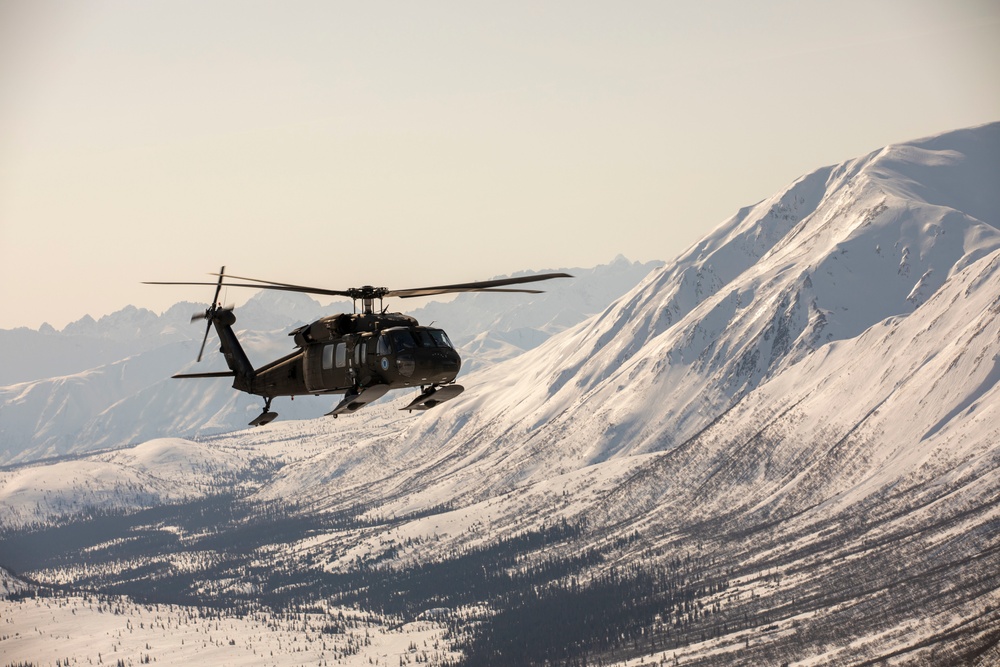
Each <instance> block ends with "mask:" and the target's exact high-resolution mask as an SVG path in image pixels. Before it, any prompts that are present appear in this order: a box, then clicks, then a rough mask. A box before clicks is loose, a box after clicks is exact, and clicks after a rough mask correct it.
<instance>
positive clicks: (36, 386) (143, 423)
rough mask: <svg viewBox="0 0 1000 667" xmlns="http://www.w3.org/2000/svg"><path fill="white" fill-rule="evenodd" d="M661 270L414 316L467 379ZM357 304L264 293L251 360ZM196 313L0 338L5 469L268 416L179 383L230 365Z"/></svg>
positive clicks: (304, 403) (186, 307) (624, 271)
mask: <svg viewBox="0 0 1000 667" xmlns="http://www.w3.org/2000/svg"><path fill="white" fill-rule="evenodd" d="M657 265H658V263H656V262H648V263H640V262H630V261H628V260H626V259H624V258H623V257H618V258H616V259H615V260H614V261H613V262H611V263H609V264H605V265H601V266H598V267H595V268H590V269H568V271H569V272H570V273H572V274H573V275H575V276H577V277H576V278H575V279H574V280H572V281H561V282H562V283H563V284H557V283H558V282H559V281H556V282H553V284H552V287H551V288H549V289H550V291H547V292H545V293H543V294H539V295H535V296H534V297H528V296H527V295H523V294H521V295H515V296H516V297H517V298H514V299H512V298H510V297H511V295H479V294H462V295H460V296H458V297H457V298H456V299H455V300H454V301H453V302H451V303H443V304H442V303H437V302H431V303H430V304H427V305H425V306H423V307H422V308H420V309H417V310H416V311H415V313H414V314H415V315H416V316H417V317H419V318H421V319H422V321H426V322H432V321H437V322H438V323H439V324H440V325H447V327H448V330H449V332H450V333H452V335H454V336H455V338H454V340H455V342H456V344H457V345H459V346H460V352H461V353H462V356H463V359H464V367H465V369H466V371H465V372H468V370H473V369H475V368H476V367H481V366H485V365H489V364H492V363H497V362H498V361H501V360H504V359H508V358H511V357H513V356H516V355H518V354H520V353H522V352H523V351H524V350H526V349H530V348H531V347H534V346H535V345H537V344H539V343H540V342H541V341H543V340H545V339H546V338H548V337H549V336H551V335H552V334H554V333H556V332H558V331H561V330H562V329H564V328H566V327H567V326H570V325H572V324H576V323H578V322H580V321H581V320H583V319H585V318H586V317H588V316H590V315H593V314H594V313H597V312H599V311H601V310H602V309H604V308H605V307H607V305H608V304H609V303H611V302H612V301H613V300H614V299H616V298H617V297H619V296H621V295H622V294H624V293H625V292H627V291H628V290H629V289H631V288H632V287H633V286H634V285H635V284H636V283H637V282H639V280H641V279H642V278H643V277H644V276H645V275H646V274H647V273H649V271H650V270H652V269H653V268H654V267H655V266H657ZM547 287H548V286H547ZM484 297H485V298H484ZM350 308H351V304H350V303H349V302H338V303H333V304H329V305H326V306H323V305H321V304H320V303H319V302H317V301H316V300H314V299H312V298H310V297H309V296H306V295H304V294H296V293H288V292H268V291H263V292H260V293H258V294H256V295H254V296H253V297H251V298H250V299H249V300H248V301H247V303H246V304H244V305H243V306H240V307H239V308H238V309H237V317H238V327H239V328H240V329H241V333H240V337H241V341H242V342H243V344H244V346H245V347H246V349H247V353H248V355H249V356H250V359H251V361H252V362H255V364H257V365H263V363H265V362H267V361H270V360H273V359H277V358H279V357H281V356H284V355H285V354H287V353H288V352H290V351H291V348H292V345H291V341H290V339H289V338H288V336H287V335H285V334H286V333H287V332H288V331H289V330H291V329H293V328H295V327H296V326H298V325H300V324H304V323H307V322H310V321H313V320H315V319H318V318H319V317H322V316H323V315H328V314H330V313H331V312H349V311H350ZM198 311H199V306H198V305H196V304H192V303H181V304H177V305H176V306H174V307H172V308H170V309H169V310H168V311H167V312H165V313H164V314H163V315H160V316H157V315H155V314H154V313H152V312H151V311H148V310H142V309H137V308H134V307H131V306H130V307H128V308H125V309H123V310H121V311H119V312H117V313H113V314H112V315H108V316H106V317H103V318H101V319H100V320H97V321H95V320H94V319H92V318H90V317H85V318H83V319H81V320H79V321H77V322H74V323H72V324H70V325H67V326H66V328H65V329H63V331H62V332H55V331H54V330H51V329H50V328H46V327H43V328H42V329H41V330H39V331H30V330H27V329H17V330H13V331H0V343H2V342H4V341H6V342H7V345H2V344H0V350H2V351H3V352H2V359H0V362H4V363H8V365H9V371H10V373H11V374H12V375H11V377H18V378H22V379H24V380H26V381H23V382H19V383H17V384H13V385H9V386H6V387H4V386H0V463H9V462H16V461H30V460H35V459H38V458H41V457H51V456H60V455H64V454H67V453H79V452H85V451H93V450H96V449H103V448H108V447H118V446H122V445H126V444H131V443H137V442H142V441H144V440H148V439H151V438H158V437H162V436H184V437H189V438H190V437H204V436H206V435H211V434H216V433H222V432H227V431H233V430H237V429H242V428H244V427H245V426H246V424H247V423H248V422H249V421H250V420H251V419H253V418H254V417H256V416H257V415H258V414H259V413H260V407H261V404H260V400H259V399H258V398H256V397H252V396H248V395H246V394H240V393H238V392H235V391H233V390H232V388H231V386H230V384H231V383H229V382H227V381H225V380H204V381H188V382H179V381H177V380H171V379H170V376H171V375H173V374H174V373H178V372H197V371H207V370H225V366H224V364H223V362H222V359H221V356H219V355H213V354H211V350H212V346H213V345H215V344H216V343H215V340H216V339H215V334H214V333H212V334H211V339H210V345H209V347H208V351H209V353H210V354H208V355H207V356H206V361H205V363H203V364H201V365H200V366H196V365H195V364H194V357H195V356H196V354H197V349H198V345H199V344H200V336H201V334H202V332H203V329H202V328H201V327H196V326H192V325H191V324H190V322H189V319H190V316H191V314H192V313H195V312H198ZM4 363H0V367H4ZM27 380H31V381H27ZM280 404H281V405H280V408H279V412H280V413H281V416H282V418H283V419H308V418H315V417H319V416H321V415H323V414H325V413H326V412H328V411H329V410H330V408H331V407H332V405H331V399H330V398H329V397H320V398H316V397H303V398H300V399H299V400H297V401H287V400H283V401H280ZM276 405H277V404H276Z"/></svg>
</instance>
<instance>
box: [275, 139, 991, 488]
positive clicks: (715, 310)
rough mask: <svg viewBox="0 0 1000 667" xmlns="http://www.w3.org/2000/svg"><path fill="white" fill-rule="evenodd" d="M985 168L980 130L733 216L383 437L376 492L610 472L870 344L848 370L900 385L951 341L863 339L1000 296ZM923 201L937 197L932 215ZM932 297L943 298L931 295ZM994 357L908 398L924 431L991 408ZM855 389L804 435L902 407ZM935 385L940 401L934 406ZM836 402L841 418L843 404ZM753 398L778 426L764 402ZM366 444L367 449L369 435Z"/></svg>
mask: <svg viewBox="0 0 1000 667" xmlns="http://www.w3.org/2000/svg"><path fill="white" fill-rule="evenodd" d="M997 155H1000V125H990V126H986V127H983V128H976V129H974V130H968V131H964V132H956V133H951V134H948V135H942V136H941V137H935V138H931V139H928V140H923V141H919V142H914V143H912V144H908V145H903V146H892V147H888V148H886V149H883V150H881V151H876V152H874V153H872V154H870V155H867V156H865V157H862V158H859V159H857V160H853V161H851V162H848V163H845V164H842V165H839V166H836V167H830V168H825V169H821V170H818V171H816V172H814V173H812V174H810V175H807V176H805V177H803V178H801V179H799V180H798V181H796V182H795V183H793V184H792V185H791V186H790V187H789V188H788V189H787V190H785V191H784V192H781V193H779V194H777V195H775V196H774V197H772V198H770V199H768V200H766V201H763V202H761V203H760V204H758V205H756V206H754V207H751V208H748V209H744V210H742V211H740V212H739V213H738V214H737V215H736V216H734V217H733V218H732V219H730V220H729V221H727V222H726V223H724V224H723V225H722V226H721V227H719V228H718V229H717V230H716V231H715V232H714V233H713V234H711V235H710V236H709V237H708V238H706V239H705V240H704V241H702V242H701V243H699V244H697V245H696V246H695V247H693V248H692V249H690V250H689V251H688V252H687V253H685V254H684V255H682V256H681V257H680V258H678V259H677V260H676V261H675V262H673V263H670V264H668V265H667V266H665V267H664V268H663V269H660V270H658V271H655V272H654V273H653V274H651V275H650V276H649V277H648V278H647V280H646V281H645V282H644V283H643V284H641V285H640V286H639V287H637V288H636V289H635V290H633V291H632V292H631V293H630V294H628V295H626V296H625V297H623V298H622V299H620V300H619V301H618V302H617V303H615V304H614V305H612V306H611V307H609V308H608V309H607V310H605V311H604V312H603V313H601V314H600V315H599V316H597V317H595V318H592V319H591V320H588V321H587V322H584V323H583V324H581V325H579V326H577V327H575V328H573V329H571V330H569V331H567V332H565V333H563V334H560V335H558V336H556V337H553V338H552V339H550V340H549V341H548V342H547V343H545V344H543V345H541V346H539V347H538V348H536V349H534V350H531V351H530V352H527V353H525V354H524V355H522V356H520V357H518V358H516V359H513V360H511V361H508V362H506V363H504V364H500V365H497V366H494V367H492V368H489V369H486V370H484V371H483V372H481V373H477V374H474V375H472V376H470V377H469V378H468V379H467V380H466V386H467V387H468V390H467V391H466V392H465V394H463V395H462V396H460V397H459V398H457V399H455V400H453V401H451V402H449V403H448V404H445V405H444V406H442V407H441V408H439V409H438V410H435V411H433V412H431V413H428V414H427V415H424V416H422V417H421V418H419V419H415V420H414V421H413V424H412V426H411V427H409V428H408V429H407V430H405V431H404V432H403V433H402V434H400V436H398V439H397V440H396V441H394V442H395V447H396V448H397V452H398V456H397V459H396V460H397V461H398V467H395V468H394V469H392V470H390V471H387V477H391V478H393V479H397V480H400V481H398V482H394V484H397V485H399V486H400V487H404V486H407V485H409V484H410V482H409V481H408V480H411V479H416V478H419V479H421V480H442V481H441V488H440V493H438V492H437V491H433V490H428V491H427V493H428V499H429V500H428V502H437V501H438V500H439V495H441V494H443V495H445V496H447V497H455V496H456V495H458V496H461V495H462V494H463V493H468V494H470V497H471V498H476V499H479V498H483V497H487V496H489V495H493V494H497V493H503V492H505V491H509V490H511V489H513V488H516V487H517V486H519V485H522V484H525V483H527V482H531V481H536V480H539V479H544V478H547V477H550V476H552V475H554V474H562V473H565V472H569V471H571V470H575V469H579V468H581V467H585V466H588V465H592V464H594V463H599V462H602V461H607V460H609V459H614V458H619V457H622V456H626V455H632V454H638V453H651V452H658V451H669V450H671V449H672V448H674V447H677V446H679V445H681V444H683V443H685V442H687V441H688V440H690V439H691V438H692V437H694V436H696V435H698V434H699V433H701V432H702V431H703V430H704V429H705V428H706V427H708V426H709V425H710V424H712V423H713V422H715V421H716V420H717V419H719V418H721V417H722V416H724V415H726V414H727V412H728V411H729V410H731V409H733V408H734V406H738V405H740V404H741V402H745V401H749V400H750V397H752V396H753V395H754V393H755V392H756V391H757V390H758V389H759V388H762V386H764V385H766V384H767V383H769V382H773V381H776V380H777V379H778V378H780V377H781V376H782V375H783V374H786V373H787V375H785V377H784V380H783V381H784V382H785V383H786V384H787V385H789V386H800V385H801V384H802V383H803V382H804V381H805V379H809V378H814V377H816V376H817V375H818V371H817V370H816V368H817V367H824V368H833V367H834V366H833V365H832V364H833V363H834V362H832V361H831V362H826V361H824V360H826V359H827V358H828V357H830V356H831V355H833V352H834V351H835V350H837V349H840V348H838V345H839V344H840V343H842V342H845V341H851V340H855V339H856V338H857V337H858V336H861V335H862V334H865V332H869V333H868V334H867V336H866V337H865V338H862V339H859V340H857V341H855V342H854V343H853V344H852V352H851V353H850V354H851V355H852V358H854V359H857V360H858V361H857V363H858V365H859V367H860V368H866V367H867V368H878V367H880V365H881V364H883V363H885V360H886V359H887V358H893V359H894V362H893V368H896V369H898V368H903V367H906V365H904V361H903V360H905V359H910V358H913V357H916V358H924V357H926V356H927V355H929V354H932V353H933V354H937V353H939V352H940V349H938V348H939V347H940V346H942V345H944V344H946V343H947V342H948V341H946V340H943V339H942V338H941V337H940V336H939V335H937V330H934V335H930V336H927V337H925V338H924V340H926V341H928V342H926V343H925V345H926V346H929V347H928V348H926V349H921V350H917V349H915V348H914V347H913V346H915V345H916V342H915V341H913V339H912V338H907V337H904V336H897V337H893V338H892V344H891V345H889V346H887V347H886V346H883V347H881V348H880V347H877V346H874V345H870V344H868V341H869V340H871V338H872V337H873V336H875V335H876V332H878V331H881V327H884V326H887V323H892V322H897V321H899V322H905V321H907V320H910V318H913V319H912V320H910V323H909V326H910V327H914V328H922V327H927V326H929V325H930V323H931V322H935V321H937V322H938V324H937V326H939V327H941V326H943V325H942V324H941V322H943V321H944V320H943V319H942V318H950V317H954V316H955V314H956V313H957V312H958V311H957V310H956V308H957V306H956V305H955V304H958V303H966V302H969V301H970V300H971V299H972V296H973V294H974V293H975V294H976V295H977V296H978V295H986V296H978V298H981V299H982V298H985V299H989V298H992V295H993V294H995V292H992V293H991V292H990V289H991V286H992V285H993V282H992V279H991V276H992V271H993V270H994V269H995V266H996V264H995V262H994V260H995V258H996V253H997V252H998V250H1000V230H998V225H1000V221H998V220H997V217H996V216H997V214H996V213H995V212H996V211H1000V202H998V201H997V194H996V188H991V187H990V186H991V184H992V183H994V182H995V181H996V176H997V174H998V167H997V158H996V156H997ZM918 177H919V178H921V179H922V181H917V180H915V179H916V178H918ZM952 184H961V186H960V187H959V186H955V187H950V186H951V185H952ZM969 192H972V193H975V196H974V197H973V196H972V195H970V194H968V193H969ZM983 192H990V193H992V195H991V196H992V197H993V200H992V201H984V197H986V195H982V194H981V193H983ZM921 193H924V194H926V193H933V196H931V195H930V194H928V195H927V199H930V200H931V201H928V200H926V199H921V198H919V196H920V194H921ZM962 197H972V199H973V204H972V206H971V207H970V211H972V213H967V212H964V211H963V210H962V209H960V208H955V207H957V206H960V204H961V198H962ZM946 202H947V203H948V204H950V205H945V203H946ZM973 213H974V214H975V215H974V214H973ZM977 215H978V216H980V217H976V216H977ZM991 216H992V217H991ZM982 218H986V219H985V220H984V219H982ZM966 281H971V283H969V284H970V285H973V287H969V286H967V285H966ZM945 286H947V287H948V290H947V292H946V296H945V295H942V294H944V293H942V294H939V293H941V292H942V289H943V288H944V287H945ZM935 296H937V298H934V297H935ZM977 303H978V301H977ZM977 307H980V308H982V307H985V306H983V305H982V304H979V305H978V306H977ZM914 316H915V317H914ZM968 317H969V315H966V317H965V320H959V322H962V321H966V320H967V319H968ZM984 318H985V321H984V322H983V326H991V325H990V324H989V315H988V314H987V315H984ZM955 326H958V324H955ZM941 331H942V332H943V331H945V329H941ZM980 340H983V341H989V337H988V336H986V337H985V338H983V339H980ZM992 340H993V342H992V343H989V344H992V345H994V346H995V345H996V342H995V341H996V336H994V337H993V339H992ZM984 344H987V343H984ZM989 344H987V348H985V349H984V350H981V351H979V352H977V353H976V354H975V355H973V357H972V358H973V359H979V361H977V362H976V364H978V365H976V366H975V368H976V369H978V370H977V371H976V372H975V373H972V370H973V369H971V368H967V367H959V366H954V367H948V370H949V373H951V374H952V375H950V376H949V381H948V382H944V381H938V382H930V383H929V384H927V383H928V382H929V381H928V380H927V379H926V376H921V377H922V379H923V382H924V383H925V384H922V385H920V386H921V387H922V388H923V389H922V391H923V392H924V393H925V394H926V395H925V396H922V397H921V399H922V400H923V401H924V402H925V403H927V404H932V405H941V406H949V407H947V408H945V407H942V408H940V409H938V410H937V411H928V410H923V411H922V414H924V415H931V414H933V415H935V417H934V419H935V422H934V423H936V422H937V420H942V419H945V417H946V416H947V415H948V414H951V413H950V411H951V410H956V409H958V407H959V406H960V405H961V404H962V402H963V401H973V402H975V401H976V400H981V397H980V399H975V398H974V397H975V396H979V394H976V393H975V392H976V391H979V392H980V393H981V394H982V396H986V395H987V394H988V392H989V391H990V390H989V389H988V388H986V385H984V388H983V389H978V390H977V389H976V386H978V383H979V382H986V379H987V378H992V377H993V376H992V375H990V373H989V371H988V368H990V366H989V364H991V363H992V362H991V361H990V360H991V359H992V355H993V354H996V353H997V349H996V347H993V348H990V347H988V345H989ZM928 349H929V350H932V351H933V352H931V351H928ZM981 355H985V356H984V357H982V358H979V357H980V356H981ZM982 359H985V360H986V361H985V362H983V360H982ZM984 363H985V365H982V364H984ZM824 364H829V365H824ZM897 372H898V371H897ZM970 373H972V375H971V377H972V380H971V381H974V382H976V383H977V384H974V385H973V386H969V382H970V380H969V378H970V375H969V374H970ZM977 373H978V374H977ZM980 376H982V377H980ZM861 377H864V376H861ZM977 378H978V379H977ZM860 379H861V378H859V377H858V376H855V378H854V383H850V384H847V385H846V386H839V387H838V389H837V391H838V393H837V394H827V393H826V392H825V391H817V393H816V396H817V398H816V399H815V400H816V405H817V407H816V408H815V409H816V410H817V411H818V414H817V416H816V419H820V418H825V417H823V415H824V413H825V412H829V411H830V410H835V411H836V418H837V419H838V421H839V423H842V424H847V425H848V427H849V426H851V425H857V424H860V423H861V422H862V421H863V420H865V419H866V418H867V414H868V412H869V411H870V410H872V409H873V406H877V405H880V404H881V403H883V402H885V401H889V400H890V399H891V397H892V395H893V393H894V392H897V387H896V381H897V380H895V379H893V380H892V381H891V382H890V381H885V382H879V383H869V382H860ZM844 381H846V380H842V382H844ZM986 384H988V382H987V383H986ZM775 386H777V385H775ZM948 387H950V389H947V391H949V392H954V397H953V396H951V395H948V396H946V395H945V394H944V392H945V391H946V388H948ZM914 391H916V390H914ZM963 392H967V393H963ZM845 395H846V396H851V397H852V401H851V402H849V403H846V404H841V403H842V401H841V400H840V398H839V397H841V396H845ZM779 396H780V392H779ZM761 397H762V398H760V399H758V400H761V401H764V402H765V404H766V405H767V409H768V410H776V409H777V405H774V404H773V401H774V400H775V398H774V394H770V393H767V394H761ZM956 401H957V403H956ZM747 404H748V405H749V404H751V403H747ZM781 404H782V403H779V404H778V405H781ZM942 410H943V412H941V411H942ZM939 413H940V414H939ZM955 414H956V415H957V414H958V413H955ZM954 416H955V415H952V418H953V417H954ZM898 418H899V419H900V420H901V423H900V424H899V425H898V429H899V430H898V432H899V433H900V434H901V437H902V434H905V438H904V439H903V440H902V441H901V442H900V443H897V444H895V445H893V446H903V445H904V444H906V445H909V444H911V443H910V439H912V438H916V437H917V436H916V434H914V433H913V432H912V426H911V425H910V424H909V422H907V420H908V419H909V416H908V415H905V414H904V413H900V415H899V417H898ZM928 418H929V417H928ZM903 422H906V423H905V424H904V423H903ZM942 425H943V423H942ZM931 426H933V424H932V425H931ZM884 428H886V429H896V428H897V425H894V424H888V425H886V426H885V427H884ZM927 428H930V426H928V427H927ZM893 432H897V431H893ZM376 433H377V431H376ZM921 436H922V434H921ZM394 437H396V436H394ZM918 439H919V438H918ZM373 440H375V441H377V442H378V443H379V444H378V446H381V439H379V436H373ZM358 446H362V447H363V446H364V444H363V443H360V444H359V445H358ZM413 466H417V467H416V468H414V467H413ZM285 474H286V475H289V476H291V475H294V470H293V469H289V470H288V471H286V473H285ZM299 484H300V482H299V481H298V480H294V479H290V480H289V482H288V485H289V488H296V487H298V485H299ZM421 484H422V485H423V486H427V484H428V482H427V481H424V482H421Z"/></svg>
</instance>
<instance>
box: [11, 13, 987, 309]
mask: <svg viewBox="0 0 1000 667" xmlns="http://www.w3.org/2000/svg"><path fill="white" fill-rule="evenodd" d="M998 35H1000V3H996V2H993V1H991V0H979V1H963V0H943V1H939V2H930V1H926V0H864V1H859V0H837V1H836V2H833V1H828V0H815V1H808V2H802V1H798V0H796V1H776V0H765V1H762V2H753V3H749V2H743V1H737V0H706V1H700V2H669V1H666V0H660V1H656V2H643V1H636V2H610V1H608V2H592V1H582V0H577V1H574V2H544V1H538V0H534V1H531V2H521V1H519V0H505V1H504V2H494V3H484V2H436V1H430V2H370V3H360V2H337V1H334V0H331V1H325V2H318V1H317V2H303V1H296V0H291V1H289V2H280V3H279V2H257V1H253V0H232V1H230V0H226V1H222V0H218V1H209V0H197V1H189V0H143V1H142V2H134V1H129V2H124V1H122V2H108V1H105V0H93V1H90V2H82V1H78V2H53V1H51V0H0V285H2V287H0V329H4V328H7V329H9V328H14V327H20V326H27V327H31V328H38V327H39V326H40V325H41V324H42V323H43V322H48V323H49V324H51V325H53V326H55V327H56V328H62V327H63V326H65V325H66V324H67V323H69V322H72V321H75V320H77V319H79V318H81V317H83V316H84V315H88V314H89V315H90V316H92V317H94V318H95V319H96V318H100V317H101V316H103V315H107V314H109V313H112V312H114V311H116V310H118V309H120V308H122V307H124V306H126V305H128V304H133V305H136V306H141V307H146V308H150V309H152V310H154V311H156V312H162V311H163V310H165V309H166V308H168V307H169V306H170V305H172V304H174V303H176V302H178V301H206V300H209V299H210V298H211V291H212V290H211V288H199V287H163V286H149V285H142V284H141V282H142V281H144V280H201V279H202V278H206V279H211V278H210V277H208V276H206V274H207V273H210V272H213V271H217V270H218V268H219V267H220V266H222V265H226V266H227V270H228V271H230V272H232V273H234V274H237V275H244V276H253V277H258V278H263V279H267V280H274V281H279V282H289V283H299V284H306V285H313V286H318V287H326V288H331V289H346V288H349V287H355V286H360V285H366V284H374V285H379V286H385V287H389V288H394V289H401V288H408V287H420V286H425V285H439V284H447V283H455V282H467V281H470V280H483V279H488V278H492V277H495V276H499V275H507V274H510V273H513V272H517V271H521V270H526V269H536V270H541V269H556V268H565V267H575V266H580V267H589V266H595V265H597V264H602V263H606V262H609V261H611V260H612V259H613V258H614V257H615V256H616V255H618V254H623V255H625V256H626V257H628V258H629V259H632V260H639V261H648V260H654V259H659V260H670V259H673V258H674V257H675V256H677V255H678V254H679V253H681V252H682V251H683V250H685V249H686V248H687V247H689V246H690V245H691V244H693V243H695V242H696V241H697V240H698V239H700V238H701V237H702V236H703V235H704V234H706V233H707V232H708V231H710V230H711V229H713V228H714V227H716V226H718V225H719V224H720V223H722V222H723V221H725V220H726V219H727V218H729V217H730V216H731V215H733V214H734V213H736V211H737V210H738V209H739V208H741V207H743V206H746V205H750V204H754V203H756V202H758V201H760V200H762V199H764V198H766V197H769V196H770V195H771V194H773V193H775V192H776V191H778V190H779V189H781V188H783V187H785V186H786V185H788V184H789V183H790V182H792V181H793V180H795V179H796V178H798V177H799V176H801V175H803V174H805V173H808V172H810V171H813V170H814V169H817V168H819V167H822V166H825V165H829V164H835V163H838V162H842V161H844V160H847V159H850V158H853V157H857V156H860V155H863V154H866V153H868V152H870V151H873V150H876V149H878V148H880V147H882V146H884V145H887V144H890V143H896V142H901V141H907V140H910V139H916V138H919V137H923V136H927V135H931V134H937V133H940V132H944V131H948V130H953V129H958V128H961V127H969V126H973V125H979V124H982V123H986V122H991V121H996V120H1000V39H997V36H998ZM245 296H249V294H246V295H245ZM245 296H244V297H242V298H245ZM230 300H237V302H238V299H230ZM412 305H414V304H411V303H410V302H407V304H406V308H410V307H411V306H412ZM416 305H419V304H416Z"/></svg>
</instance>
